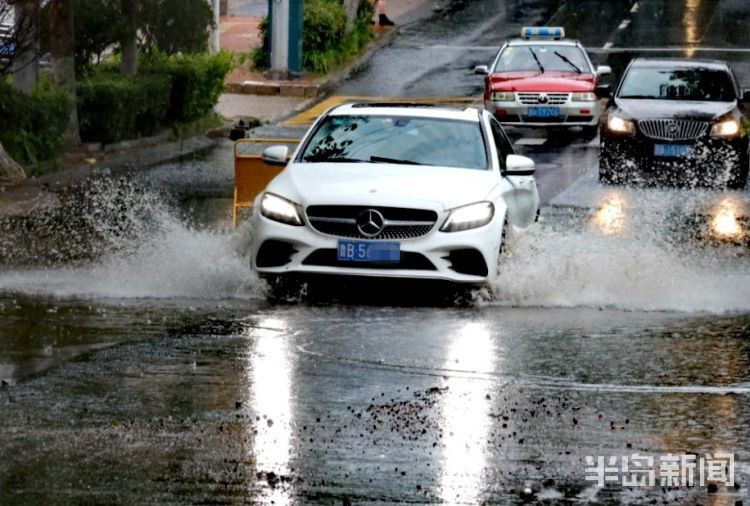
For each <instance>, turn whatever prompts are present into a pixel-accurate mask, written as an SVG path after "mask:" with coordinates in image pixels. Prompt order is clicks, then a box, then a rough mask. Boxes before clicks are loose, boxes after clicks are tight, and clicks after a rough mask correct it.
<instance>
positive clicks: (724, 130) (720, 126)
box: [711, 119, 740, 137]
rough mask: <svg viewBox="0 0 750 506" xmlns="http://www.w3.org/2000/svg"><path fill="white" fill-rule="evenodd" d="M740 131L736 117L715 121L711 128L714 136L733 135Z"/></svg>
mask: <svg viewBox="0 0 750 506" xmlns="http://www.w3.org/2000/svg"><path fill="white" fill-rule="evenodd" d="M738 133H740V122H739V121H737V120H736V119H727V120H724V121H719V122H718V123H715V124H714V126H713V127H712V128H711V135H712V136H714V137H733V136H735V135H737V134H738Z"/></svg>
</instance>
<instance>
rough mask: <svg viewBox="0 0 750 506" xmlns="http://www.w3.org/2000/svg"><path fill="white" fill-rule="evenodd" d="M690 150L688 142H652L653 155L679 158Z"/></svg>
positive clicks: (688, 154)
mask: <svg viewBox="0 0 750 506" xmlns="http://www.w3.org/2000/svg"><path fill="white" fill-rule="evenodd" d="M692 152H693V146H690V145H689V144H654V156H663V157H671V158H681V157H686V156H690V153H692Z"/></svg>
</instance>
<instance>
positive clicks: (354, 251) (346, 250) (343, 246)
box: [336, 241, 401, 262]
mask: <svg viewBox="0 0 750 506" xmlns="http://www.w3.org/2000/svg"><path fill="white" fill-rule="evenodd" d="M336 258H337V259H338V260H340V261H344V262H398V261H399V260H401V243H398V242H380V241H378V242H375V241H339V242H338V247H337V248H336Z"/></svg>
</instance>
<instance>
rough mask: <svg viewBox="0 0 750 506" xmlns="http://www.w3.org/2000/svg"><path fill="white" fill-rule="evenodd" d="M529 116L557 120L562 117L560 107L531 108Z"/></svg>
mask: <svg viewBox="0 0 750 506" xmlns="http://www.w3.org/2000/svg"><path fill="white" fill-rule="evenodd" d="M527 114H528V116H529V117H531V118H556V117H558V116H560V108H559V107H529V110H528V113H527Z"/></svg>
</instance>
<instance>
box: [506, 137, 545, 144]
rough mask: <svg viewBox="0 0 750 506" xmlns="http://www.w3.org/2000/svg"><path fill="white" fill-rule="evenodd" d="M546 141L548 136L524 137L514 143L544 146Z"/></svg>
mask: <svg viewBox="0 0 750 506" xmlns="http://www.w3.org/2000/svg"><path fill="white" fill-rule="evenodd" d="M545 142H547V138H546V137H522V138H520V139H518V140H517V141H516V142H515V143H514V146H542V145H544V143H545Z"/></svg>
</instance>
